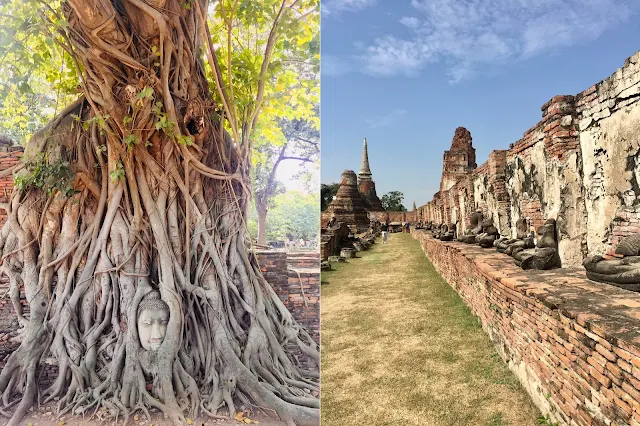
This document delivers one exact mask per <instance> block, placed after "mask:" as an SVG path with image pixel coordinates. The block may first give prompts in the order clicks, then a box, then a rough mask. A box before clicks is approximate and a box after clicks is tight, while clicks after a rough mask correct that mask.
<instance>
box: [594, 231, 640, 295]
mask: <svg viewBox="0 0 640 426" xmlns="http://www.w3.org/2000/svg"><path fill="white" fill-rule="evenodd" d="M616 254H619V255H622V256H624V257H623V258H622V259H609V260H607V259H605V258H603V257H602V256H599V255H595V256H589V257H587V258H586V259H585V260H584V261H583V262H582V265H583V266H584V267H585V269H586V270H587V278H589V279H590V280H593V281H599V282H603V283H607V284H612V285H615V286H617V287H622V288H625V289H627V290H631V291H640V234H633V235H630V236H628V237H625V238H623V239H622V240H621V241H620V243H619V244H618V247H617V248H616Z"/></svg>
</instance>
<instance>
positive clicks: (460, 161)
mask: <svg viewBox="0 0 640 426" xmlns="http://www.w3.org/2000/svg"><path fill="white" fill-rule="evenodd" d="M476 167H477V165H476V149H475V148H474V147H473V145H472V144H471V133H470V132H469V131H468V130H467V129H465V128H464V127H458V128H457V129H456V132H455V133H454V135H453V141H452V142H451V149H449V150H448V151H445V152H444V164H443V167H442V180H441V181H440V191H441V192H442V191H447V190H449V189H451V187H452V186H453V185H455V184H456V182H458V181H459V180H460V179H462V178H463V177H464V176H465V175H467V174H468V173H470V172H472V171H473V170H474V169H475V168H476Z"/></svg>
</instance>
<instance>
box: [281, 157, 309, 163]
mask: <svg viewBox="0 0 640 426" xmlns="http://www.w3.org/2000/svg"><path fill="white" fill-rule="evenodd" d="M280 160H281V161H284V160H298V161H302V162H304V163H313V160H311V159H310V158H305V157H282V158H280Z"/></svg>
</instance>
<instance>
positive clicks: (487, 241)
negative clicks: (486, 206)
mask: <svg viewBox="0 0 640 426" xmlns="http://www.w3.org/2000/svg"><path fill="white" fill-rule="evenodd" d="M498 235H499V233H498V229H496V227H495V226H493V221H492V220H491V219H489V218H486V219H484V220H483V221H482V233H481V234H478V235H476V244H478V245H479V246H480V247H482V248H488V247H491V246H492V245H493V242H494V241H495V240H496V238H498Z"/></svg>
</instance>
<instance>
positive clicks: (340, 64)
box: [320, 55, 351, 77]
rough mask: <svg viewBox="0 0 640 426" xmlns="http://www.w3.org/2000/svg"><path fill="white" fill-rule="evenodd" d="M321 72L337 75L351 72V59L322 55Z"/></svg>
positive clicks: (332, 75)
mask: <svg viewBox="0 0 640 426" xmlns="http://www.w3.org/2000/svg"><path fill="white" fill-rule="evenodd" d="M320 72H321V73H322V75H326V76H329V77H337V76H340V75H343V74H347V73H349V72H351V64H350V63H349V61H346V60H343V59H340V58H337V57H335V56H331V55H322V61H321V62H320Z"/></svg>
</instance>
